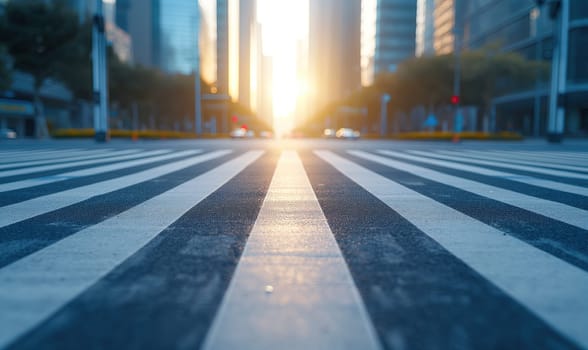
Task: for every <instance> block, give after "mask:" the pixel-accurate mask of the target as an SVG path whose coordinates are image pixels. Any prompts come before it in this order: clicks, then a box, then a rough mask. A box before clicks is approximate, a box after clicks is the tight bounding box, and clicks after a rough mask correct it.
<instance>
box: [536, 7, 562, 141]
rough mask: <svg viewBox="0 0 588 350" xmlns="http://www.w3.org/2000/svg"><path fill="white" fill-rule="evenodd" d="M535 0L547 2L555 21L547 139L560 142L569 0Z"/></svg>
mask: <svg viewBox="0 0 588 350" xmlns="http://www.w3.org/2000/svg"><path fill="white" fill-rule="evenodd" d="M535 1H536V3H537V6H539V7H541V6H543V5H544V4H547V5H548V6H549V15H550V17H551V18H552V19H553V20H554V21H555V26H554V27H555V29H554V30H555V33H554V40H553V42H554V44H553V59H552V64H551V87H550V93H549V118H548V123H547V140H548V141H549V142H553V143H560V142H561V141H562V140H563V134H564V128H565V113H566V110H565V108H566V103H565V102H566V101H565V100H566V98H565V97H566V95H565V94H566V80H567V68H568V67H567V66H568V35H569V21H570V8H569V5H570V2H569V0H547V1H546V0H535Z"/></svg>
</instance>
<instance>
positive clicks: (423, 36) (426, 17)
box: [416, 0, 435, 56]
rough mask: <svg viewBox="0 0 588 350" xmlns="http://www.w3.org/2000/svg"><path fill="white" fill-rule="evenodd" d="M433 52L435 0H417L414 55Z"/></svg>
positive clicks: (427, 54)
mask: <svg viewBox="0 0 588 350" xmlns="http://www.w3.org/2000/svg"><path fill="white" fill-rule="evenodd" d="M434 54H435V0H418V2H417V25H416V55H417V56H423V55H425V56H430V55H434Z"/></svg>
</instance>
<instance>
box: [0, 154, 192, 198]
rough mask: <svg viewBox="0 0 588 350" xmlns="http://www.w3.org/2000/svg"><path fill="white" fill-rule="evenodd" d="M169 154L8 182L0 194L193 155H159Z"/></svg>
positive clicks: (1, 187)
mask: <svg viewBox="0 0 588 350" xmlns="http://www.w3.org/2000/svg"><path fill="white" fill-rule="evenodd" d="M169 152H170V151H169V150H157V151H150V152H145V153H141V154H140V155H134V154H133V155H130V156H125V157H120V158H119V159H118V161H121V160H127V159H134V158H139V157H140V158H141V159H138V160H133V161H129V162H122V163H115V164H108V165H103V166H97V167H93V168H89V169H82V170H77V171H71V172H66V173H61V174H56V175H51V176H44V177H38V178H33V179H26V180H22V181H14V182H8V183H4V184H0V192H6V191H14V190H19V189H22V188H27V187H33V186H40V185H46V184H50V183H54V182H59V181H64V180H71V179H76V178H80V177H84V176H91V175H97V174H102V173H106V172H110V171H115V170H120V169H126V168H131V167H134V166H139V165H143V164H149V163H154V162H158V161H162V160H168V159H173V158H180V157H183V156H189V155H192V154H195V153H194V152H192V151H188V152H175V153H171V154H164V155H160V154H162V153H169ZM195 152H196V153H201V152H202V151H198V150H197V151H195ZM156 156H157V157H156Z"/></svg>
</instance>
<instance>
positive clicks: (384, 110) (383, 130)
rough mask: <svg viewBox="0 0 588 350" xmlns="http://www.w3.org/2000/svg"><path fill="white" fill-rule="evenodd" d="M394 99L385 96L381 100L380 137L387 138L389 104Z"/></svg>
mask: <svg viewBox="0 0 588 350" xmlns="http://www.w3.org/2000/svg"><path fill="white" fill-rule="evenodd" d="M391 99H392V97H391V96H390V95H388V94H383V95H382V97H381V98H380V137H385V136H386V134H387V131H388V102H390V100H391Z"/></svg>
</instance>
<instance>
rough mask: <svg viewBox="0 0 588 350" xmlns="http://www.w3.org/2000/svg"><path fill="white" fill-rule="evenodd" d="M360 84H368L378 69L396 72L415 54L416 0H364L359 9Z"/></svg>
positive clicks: (377, 72)
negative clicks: (399, 65) (401, 64)
mask: <svg viewBox="0 0 588 350" xmlns="http://www.w3.org/2000/svg"><path fill="white" fill-rule="evenodd" d="M361 16H362V18H361V20H362V22H361V69H362V84H363V85H370V84H372V83H373V81H374V78H375V76H376V75H377V74H379V73H381V72H395V71H396V68H397V66H398V64H399V63H401V62H403V61H405V60H407V59H408V58H411V57H414V55H415V45H416V18H417V2H416V1H414V0H363V1H362V9H361Z"/></svg>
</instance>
